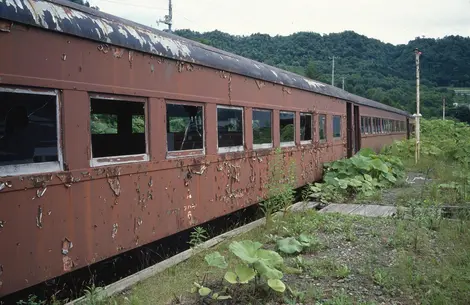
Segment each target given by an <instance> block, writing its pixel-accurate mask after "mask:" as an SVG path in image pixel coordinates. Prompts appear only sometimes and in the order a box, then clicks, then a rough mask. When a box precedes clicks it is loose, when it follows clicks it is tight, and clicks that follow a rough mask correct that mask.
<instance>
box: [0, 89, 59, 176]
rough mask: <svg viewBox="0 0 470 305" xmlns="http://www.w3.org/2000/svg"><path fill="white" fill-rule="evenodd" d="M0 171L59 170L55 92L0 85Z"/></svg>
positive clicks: (9, 173) (34, 171)
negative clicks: (0, 86) (2, 86)
mask: <svg viewBox="0 0 470 305" xmlns="http://www.w3.org/2000/svg"><path fill="white" fill-rule="evenodd" d="M0 105H1V107H0V172H1V175H3V174H6V175H15V174H21V173H38V172H44V171H55V170H60V154H59V145H58V143H59V140H58V132H57V127H58V121H57V116H58V115H57V95H56V93H55V92H53V91H33V90H21V89H10V88H0Z"/></svg>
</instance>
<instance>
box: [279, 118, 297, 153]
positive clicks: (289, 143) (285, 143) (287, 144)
mask: <svg viewBox="0 0 470 305" xmlns="http://www.w3.org/2000/svg"><path fill="white" fill-rule="evenodd" d="M282 113H289V114H293V115H294V124H293V125H294V141H288V142H282V141H281V114H282ZM295 118H296V113H295V111H288V110H282V111H279V146H280V147H293V146H295V138H296V137H295V136H296V134H297V128H295V124H296V122H295Z"/></svg>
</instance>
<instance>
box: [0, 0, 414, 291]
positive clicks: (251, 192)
mask: <svg viewBox="0 0 470 305" xmlns="http://www.w3.org/2000/svg"><path fill="white" fill-rule="evenodd" d="M0 46H1V48H0V245H1V250H0V297H1V296H6V295H8V294H11V293H13V292H16V291H19V290H21V289H24V288H27V287H30V286H32V285H35V284H38V283H41V282H44V281H46V280H49V279H52V278H55V277H57V276H60V275H63V274H65V273H68V272H71V271H73V270H76V269H79V268H83V267H85V266H88V265H90V264H93V263H95V262H98V261H101V260H103V259H105V258H109V257H112V256H115V255H118V254H120V253H123V252H125V251H127V250H129V249H133V248H136V247H138V246H141V245H143V244H147V243H150V242H153V241H156V240H159V239H161V238H163V237H166V236H170V235H173V234H175V233H177V232H180V231H182V230H185V229H188V228H191V227H193V226H196V225H198V224H201V223H204V222H207V221H209V220H211V219H214V218H217V217H220V216H222V215H226V214H229V213H231V212H234V211H236V210H239V209H242V208H245V207H248V206H250V205H253V204H256V203H257V202H258V201H259V198H262V197H263V196H265V194H266V192H265V189H264V185H265V184H266V182H267V179H268V174H269V164H270V161H271V160H272V159H273V158H274V156H275V150H279V149H280V150H281V154H282V156H283V160H284V162H285V163H286V164H287V163H288V162H289V160H294V161H295V165H296V166H295V171H296V183H297V186H299V187H300V186H302V185H305V184H307V183H309V182H312V181H314V180H318V179H321V174H322V163H323V162H327V161H332V160H336V159H340V158H344V157H348V156H351V155H353V154H354V153H355V152H357V151H358V150H359V149H360V148H361V147H371V148H373V149H376V150H377V149H380V147H382V146H383V145H385V144H390V143H392V142H393V141H394V140H399V139H403V138H405V137H407V135H408V134H409V128H408V120H409V118H410V116H409V114H408V113H406V112H404V111H402V110H399V109H395V108H392V107H389V106H387V105H383V104H380V103H378V102H375V101H371V100H368V99H365V98H362V97H359V96H356V95H353V94H351V93H348V92H346V91H343V90H341V89H339V88H336V87H333V86H329V85H326V84H323V83H319V82H317V81H313V80H310V79H307V78H304V77H302V76H299V75H296V74H293V73H290V72H286V71H283V70H280V69H278V68H274V67H271V66H268V65H265V64H262V63H259V62H255V61H253V60H249V59H246V58H243V57H241V56H237V55H234V54H230V53H228V52H224V51H221V50H217V49H215V48H212V47H209V46H206V45H203V44H199V43H196V42H193V41H189V40H186V39H183V38H180V37H178V36H175V35H171V34H168V33H165V32H161V31H158V30H155V29H152V28H149V27H146V26H143V25H139V24H136V23H133V22H130V21H127V20H123V19H121V18H118V17H115V16H112V15H108V14H105V13H102V12H100V11H96V10H92V9H88V8H86V7H82V6H77V5H74V4H73V3H70V2H64V1H59V0H50V1H45V0H33V1H31V0H0Z"/></svg>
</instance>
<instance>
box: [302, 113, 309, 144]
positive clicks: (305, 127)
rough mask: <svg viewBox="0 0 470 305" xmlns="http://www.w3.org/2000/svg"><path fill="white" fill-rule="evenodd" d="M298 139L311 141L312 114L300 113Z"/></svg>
mask: <svg viewBox="0 0 470 305" xmlns="http://www.w3.org/2000/svg"><path fill="white" fill-rule="evenodd" d="M300 141H306V142H308V141H312V114H310V113H301V114H300Z"/></svg>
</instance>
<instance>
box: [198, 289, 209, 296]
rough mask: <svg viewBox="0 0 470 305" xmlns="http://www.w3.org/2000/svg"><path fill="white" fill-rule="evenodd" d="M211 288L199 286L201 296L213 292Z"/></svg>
mask: <svg viewBox="0 0 470 305" xmlns="http://www.w3.org/2000/svg"><path fill="white" fill-rule="evenodd" d="M211 291H212V290H211V289H210V288H207V287H201V288H199V295H200V296H201V297H205V296H208V295H209V293H211Z"/></svg>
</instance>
